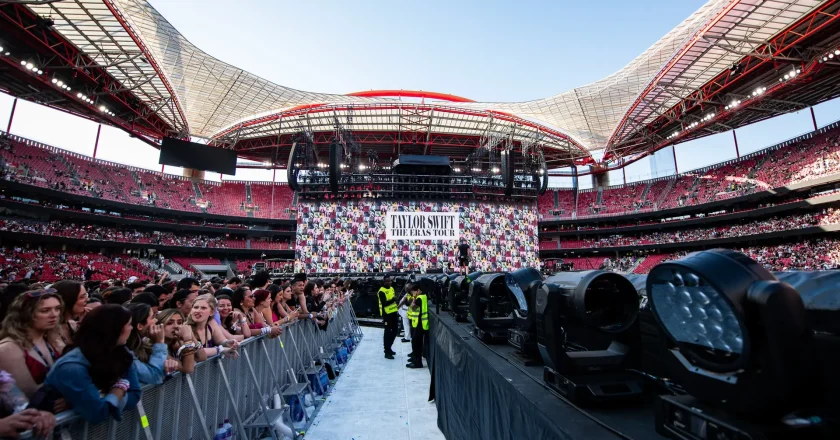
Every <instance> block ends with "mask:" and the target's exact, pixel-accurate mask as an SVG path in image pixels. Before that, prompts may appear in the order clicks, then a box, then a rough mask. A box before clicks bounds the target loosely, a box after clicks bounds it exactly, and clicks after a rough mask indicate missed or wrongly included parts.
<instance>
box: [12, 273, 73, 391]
mask: <svg viewBox="0 0 840 440" xmlns="http://www.w3.org/2000/svg"><path fill="white" fill-rule="evenodd" d="M63 312H64V303H63V302H62V300H61V297H60V296H59V295H58V294H57V293H56V291H55V290H53V289H42V290H30V291H29V292H24V293H22V294H20V295H19V296H18V297H17V298H15V299H14V301H12V304H11V306H9V312H8V314H6V318H5V319H4V320H3V326H2V327H3V328H2V329H0V370H5V371H7V372H8V373H9V374H11V375H12V377H14V379H15V382H16V383H17V386H18V388H20V390H21V391H23V393H24V394H26V397H27V398H30V397H32V395H33V394H34V393H35V391H37V390H38V387H39V386H40V385H41V384H42V383H44V380H45V379H46V378H47V373H49V371H50V369H51V368H52V366H53V364H55V362H56V361H57V360H58V358H59V356H60V355H61V352H62V350H64V344H63V343H62V342H61V335H60V333H59V328H58V326H59V323H60V322H61V316H62V314H63Z"/></svg>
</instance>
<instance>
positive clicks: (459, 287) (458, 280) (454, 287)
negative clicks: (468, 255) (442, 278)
mask: <svg viewBox="0 0 840 440" xmlns="http://www.w3.org/2000/svg"><path fill="white" fill-rule="evenodd" d="M482 274H483V272H473V273H471V274H469V275H458V276H457V277H455V278H454V279H453V280H452V281H451V282H450V283H449V308H450V310H451V312H452V314H453V315H454V316H455V320H456V321H458V322H467V314H469V307H470V304H469V294H470V284H471V283H472V282H473V281H475V279H476V278H478V277H480V276H481V275H482Z"/></svg>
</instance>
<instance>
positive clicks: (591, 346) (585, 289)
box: [535, 270, 643, 403]
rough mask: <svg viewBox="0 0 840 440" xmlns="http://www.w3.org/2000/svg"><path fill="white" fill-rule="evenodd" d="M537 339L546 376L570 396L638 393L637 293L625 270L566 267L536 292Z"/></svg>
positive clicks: (589, 398)
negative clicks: (577, 269) (629, 369)
mask: <svg viewBox="0 0 840 440" xmlns="http://www.w3.org/2000/svg"><path fill="white" fill-rule="evenodd" d="M535 307H536V325H537V344H538V348H539V351H540V355H541V356H542V359H543V362H544V363H545V365H546V367H545V371H544V379H545V381H546V383H548V385H549V386H551V387H552V388H554V389H555V390H557V391H558V392H560V393H561V394H563V395H564V396H566V397H567V398H569V399H570V400H572V401H579V402H582V403H594V402H603V401H611V400H623V399H632V398H637V397H639V396H641V395H642V392H643V382H642V379H641V378H640V377H639V376H638V375H636V374H634V373H630V372H627V371H626V370H627V369H628V368H634V367H636V366H637V365H638V363H639V351H640V344H641V342H640V337H641V336H640V333H639V322H638V319H637V317H638V314H639V295H638V293H637V292H636V289H635V288H634V287H633V284H632V283H630V281H629V280H627V278H625V277H623V276H622V275H619V274H616V273H613V272H605V271H601V270H590V271H583V272H562V273H558V274H556V275H553V276H551V277H549V278H547V279H546V280H545V282H544V283H543V285H542V287H541V288H540V289H539V290H538V292H537V295H536V305H535Z"/></svg>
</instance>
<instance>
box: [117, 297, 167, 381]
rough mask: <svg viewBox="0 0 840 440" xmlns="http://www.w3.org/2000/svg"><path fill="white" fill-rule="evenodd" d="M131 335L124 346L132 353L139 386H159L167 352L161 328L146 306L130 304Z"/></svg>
mask: <svg viewBox="0 0 840 440" xmlns="http://www.w3.org/2000/svg"><path fill="white" fill-rule="evenodd" d="M125 307H126V308H127V309H128V311H129V312H131V327H132V329H131V335H130V336H129V337H128V343H127V344H126V346H127V347H128V349H129V350H131V351H132V353H134V367H135V368H136V369H137V379H139V380H140V384H141V385H146V384H154V385H157V384H161V383H163V377H164V376H165V371H164V367H165V366H164V364H165V362H166V357H167V354H168V350H167V348H166V344H164V332H163V326H162V325H158V323H157V320H156V319H155V314H154V313H152V308H151V307H150V306H149V305H148V304H143V303H131V304H129V305H127V306H125Z"/></svg>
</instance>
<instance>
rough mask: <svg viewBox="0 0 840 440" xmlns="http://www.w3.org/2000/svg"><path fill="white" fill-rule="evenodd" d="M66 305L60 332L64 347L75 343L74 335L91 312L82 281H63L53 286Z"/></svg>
mask: <svg viewBox="0 0 840 440" xmlns="http://www.w3.org/2000/svg"><path fill="white" fill-rule="evenodd" d="M50 287H51V288H53V289H55V291H56V292H57V293H58V295H59V296H61V299H62V302H63V303H64V313H63V316H62V320H61V326H60V327H59V332H60V335H61V340H62V342H64V345H70V344H71V343H72V342H73V335H74V334H75V333H76V329H78V327H79V322H81V320H82V319H83V318H84V317H85V315H86V314H87V313H88V312H89V311H90V309H89V308H88V306H87V304H88V292H87V289H86V288H85V286H84V284H83V283H82V282H80V281H74V280H61V281H59V282H57V283H55V284H53V285H52V286H50Z"/></svg>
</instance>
